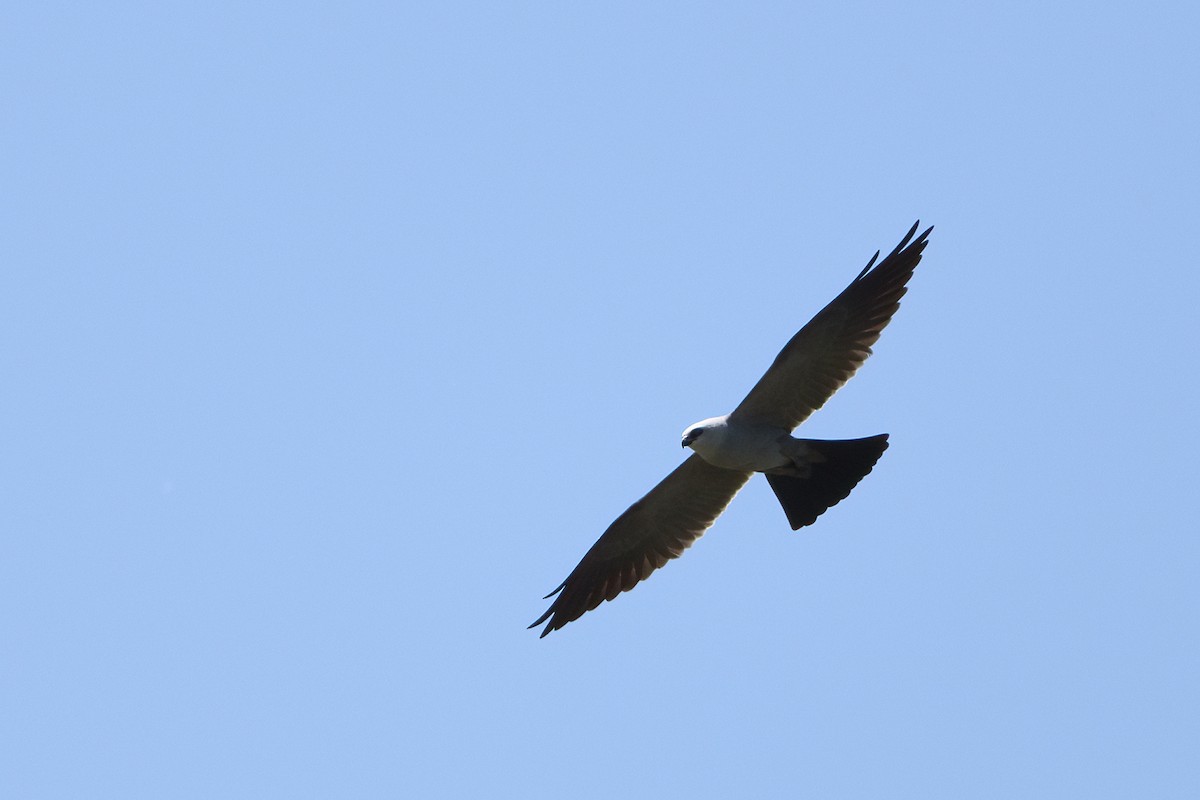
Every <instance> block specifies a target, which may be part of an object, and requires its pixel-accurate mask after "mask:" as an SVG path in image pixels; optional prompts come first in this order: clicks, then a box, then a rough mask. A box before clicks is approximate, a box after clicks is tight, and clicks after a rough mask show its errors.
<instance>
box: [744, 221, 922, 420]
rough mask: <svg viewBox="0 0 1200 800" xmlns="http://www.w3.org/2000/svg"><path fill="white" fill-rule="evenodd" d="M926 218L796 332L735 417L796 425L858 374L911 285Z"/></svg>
mask: <svg viewBox="0 0 1200 800" xmlns="http://www.w3.org/2000/svg"><path fill="white" fill-rule="evenodd" d="M920 224H921V223H920V221H918V222H917V223H916V224H914V225H913V226H912V229H911V230H910V231H909V232H908V235H907V236H905V237H904V240H903V241H901V242H900V244H898V245H896V249H895V250H893V251H892V252H891V253H890V254H889V255H888V257H887V258H885V259H884V260H883V261H882V262H880V264H879V266H877V267H875V268H874V269H872V268H871V267H872V266H873V265H874V264H875V260H876V259H878V258H879V253H876V254H875V256H874V258H872V259H871V261H870V262H869V263H868V264H867V266H866V267H865V268H864V269H863V271H862V272H860V273H859V274H858V277H857V278H855V279H854V281H853V282H852V283H851V284H850V285H849V286H847V287H846V289H845V290H844V291H843V292H842V293H841V294H839V295H838V296H837V297H836V298H834V300H833V302H831V303H830V304H829V305H827V306H825V308H823V309H822V310H821V312H820V313H819V314H817V315H816V316H815V317H813V318H812V320H811V321H810V322H809V323H808V324H807V325H805V326H804V327H803V328H801V329H800V332H799V333H797V334H796V335H795V336H793V337H792V340H791V341H790V342H788V343H787V345H786V346H785V347H784V348H783V350H782V351H780V353H779V355H778V356H777V357H776V358H775V362H774V363H773V364H771V368H770V369H768V370H767V372H766V374H765V375H763V376H762V378H760V379H759V381H758V383H756V384H755V385H754V388H753V389H751V390H750V393H749V394H748V395H746V399H745V400H743V401H742V402H741V404H740V405H738V407H737V408H735V409H734V410H733V413H732V414H730V415H729V418H730V420H731V421H733V420H742V421H747V422H756V423H761V424H767V425H772V426H775V427H780V428H787V429H788V430H791V429H793V428H795V427H796V426H797V425H799V424H800V423H801V422H803V421H804V420H805V419H807V418H808V416H809V415H810V414H812V412H814V411H816V410H817V409H818V408H820V407H821V406H823V405H825V401H826V400H828V399H829V398H830V397H832V396H833V393H834V392H836V391H837V390H838V389H840V388H841V387H842V384H844V383H845V382H846V381H848V380H850V378H851V377H853V375H854V373H855V372H856V371H857V370H858V368H859V367H860V366H862V363H863V362H864V361H866V360H867V356H869V355H871V345H873V344H874V343H875V342H876V341H877V340H878V339H879V334H880V332H882V331H883V329H884V328H885V327H887V324H888V323H889V322H891V320H892V315H893V314H895V313H896V309H897V308H899V307H900V298H901V297H903V296H904V293H905V292H907V291H908V288H907V286H906V285H905V284H907V283H908V280H909V278H911V277H912V274H913V270H914V269H916V266H917V264H918V263H920V261H921V253H922V251H924V250H925V245H926V244H928V237H929V232H930V231H932V230H933V228H932V227H931V228H928V229H927V230H926V231H925V232H924V233H922V234H921V235H920V236H918V237H917V238H916V239H913V234H915V233H916V232H917V226H918V225H920ZM910 242H911V243H910Z"/></svg>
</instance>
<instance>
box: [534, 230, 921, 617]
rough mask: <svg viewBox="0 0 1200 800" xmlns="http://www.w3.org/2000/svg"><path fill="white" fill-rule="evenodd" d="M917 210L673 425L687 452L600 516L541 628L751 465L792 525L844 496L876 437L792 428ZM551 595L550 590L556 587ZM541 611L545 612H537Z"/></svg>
mask: <svg viewBox="0 0 1200 800" xmlns="http://www.w3.org/2000/svg"><path fill="white" fill-rule="evenodd" d="M919 226H920V222H917V223H916V224H914V225H913V226H912V229H911V230H909V232H908V234H907V235H906V236H905V237H904V239H903V240H902V241H901V242H900V244H898V245H896V248H895V249H894V250H893V251H892V252H891V253H890V254H888V256H887V258H885V259H883V261H881V262H879V264H878V265H876V264H875V262H876V260H878V258H879V253H876V254H875V256H874V257H873V258H872V259H871V260H870V262H868V264H867V266H866V267H865V268H864V269H863V270H862V272H860V273H859V274H858V277H857V278H855V279H854V280H853V281H852V282H851V283H850V285H849V286H847V287H846V289H845V290H844V291H843V292H842V293H841V294H839V295H838V296H837V297H835V298H834V299H833V301H832V302H831V303H829V305H827V306H825V308H823V309H822V310H821V312H820V313H818V314H817V315H816V316H815V317H813V318H812V320H811V321H810V322H809V323H808V324H807V325H805V326H804V327H803V328H801V329H800V331H799V333H797V334H796V335H795V336H793V337H792V339H791V341H789V342H788V343H787V344H786V345H785V346H784V348H783V350H782V351H780V353H779V355H778V356H777V357H776V358H775V361H774V363H772V364H771V367H770V368H769V369H768V370H767V371H766V374H764V375H763V376H762V378H760V379H759V381H758V383H756V384H755V385H754V388H752V389H751V390H750V393H749V394H747V395H746V397H745V399H744V400H742V402H741V403H739V404H738V407H737V408H735V409H734V410H733V412H732V413H730V414H727V415H726V416H723V417H713V418H711V419H706V420H703V421H701V422H697V423H696V424H695V425H692V426H690V427H689V428H688V429H687V430H685V431H684V432H683V441H682V445H683V446H684V447H690V448H691V449H692V450H693V451H694V453H693V454H692V455H691V456H689V457H688V459H687V460H686V461H684V462H683V463H682V464H680V465H679V466H678V467H677V468H676V469H675V470H674V471H673V472H672V473H671V474H670V475H668V476H667V477H666V478H664V479H663V480H662V481H661V482H660V483H659V484H658V485H657V486H655V487H654V488H653V489H651V490H650V492H649V493H648V494H647V495H646V496H645V497H643V498H642V499H641V500H638V501H637V502H636V503H634V504H633V505H632V506H630V507H629V508H628V509H627V510H626V511H625V513H624V514H622V515H621V516H619V517H617V519H616V520H615V521H614V522H613V523H612V525H610V526H608V530H606V531H605V532H604V534H603V535H602V536H601V537H600V538H599V539H598V540H597V541H596V543H595V544H594V545H592V547H591V549H590V550H588V551H587V554H586V555H584V557H583V560H581V561H580V562H579V565H578V566H576V567H575V569H574V570H572V571H571V574H570V575H568V576H567V579H566V580H565V581H563V582H562V583H561V584H560V585H559V586H558V588H557V589H555V590H554V591H553V592H551V593H550V594H548V595H546V599H549V598H551V597H554V601H553V602H552V603H551V604H550V607H549V608H548V609H546V613H544V614H542V616H540V617H538V619H537V620H536V621H535V622H534V623H533V624H532V625H530V626H529V627H530V628H533V627H536V626H538V625H541V624H542V623H543V622H546V627H545V629H544V630H543V631H542V633H541V635H542V636H545V635H546V634H548V633H550V631H554V630H558V629H559V628H561V627H563V626H564V625H566V624H567V623H568V622H573V621H574V620H577V619H579V618H580V617H581V616H583V615H584V614H585V613H586V612H588V611H591V610H592V609H594V608H595V607H596V606H598V605H600V603H601V602H603V601H605V600H612V599H613V598H614V597H616V596H617V595H618V594H620V593H621V592H624V591H628V590H629V589H632V588H633V587H634V586H635V585H637V583H638V582H639V581H643V580H645V579H646V578H647V577H648V576H649V575H650V573H652V572H654V570H656V569H658V568H659V567H661V566H662V565H663V564H666V563H667V562H668V561H670V560H671V559H673V558H677V557H678V556H680V555H681V554H682V553H683V551H684V550H686V549H687V548H688V547H689V546H690V545H691V544H692V542H694V541H696V539H698V538H700V536H701V535H703V533H704V532H705V531H706V530H708V528H709V526H711V525H712V524H713V522H715V521H716V519H717V517H718V516H720V514H721V512H722V511H724V510H725V507H726V506H727V505H729V501H730V500H732V499H733V496H734V495H735V494H737V493H738V490H740V489H741V488H742V486H744V485H745V484H746V481H748V480H750V477H751V476H752V475H753V474H754V473H755V472H762V473H764V474H765V475H766V478H767V481H768V482H769V483H770V485H771V489H772V490H774V492H775V496H776V497H777V498H778V499H779V503H780V505H781V506H783V510H784V513H785V514H786V515H787V519H788V523H789V524H790V525H791V527H792V529H793V530H796V529H799V528H801V527H803V526H805V525H811V524H812V523H813V522H815V521H816V519H817V517H818V516H820V515H821V514H822V513H823V512H824V511H825V510H826V509H828V508H829V507H830V506H832V505H834V504H836V503H837V502H838V501H840V500H842V499H844V498H845V497H846V496H847V495H848V494H850V490H851V489H853V488H854V487H855V486H856V485H857V484H858V482H859V481H860V480H862V479H863V477H864V476H866V475H867V473H869V472H870V471H871V469H872V467H874V466H875V462H876V461H878V460H879V457H880V456H881V455H882V454H883V451H884V450H886V449H887V434H886V433H885V434H879V435H877V436H870V437H867V438H865V439H842V440H820V439H796V438H793V437H792V435H791V432H792V430H794V429H795V428H796V426H798V425H799V424H800V423H802V422H803V421H804V420H806V419H807V418H808V417H809V415H810V414H812V412H814V411H816V410H817V409H819V408H820V407H821V406H823V405H825V401H826V400H828V399H829V398H830V397H832V396H833V393H834V392H836V391H837V390H838V389H839V388H841V386H842V384H844V383H845V382H846V381H848V380H850V378H851V377H852V376H853V375H854V373H855V371H857V370H858V368H859V367H860V366H862V363H863V362H864V361H866V359H867V356H869V355H871V345H873V344H874V343H875V342H876V340H878V339H879V334H880V332H881V331H883V329H884V328H885V327H886V326H887V324H888V323H889V322H890V321H891V319H892V315H893V314H895V313H896V309H897V308H899V307H900V298H901V297H903V296H904V293H905V292H906V291H908V288H907V284H908V281H909V279H910V278H912V275H913V270H914V269H916V266H917V264H918V263H920V261H921V253H922V252H924V250H925V246H926V244H927V243H928V238H929V233H930V231H932V230H933V228H932V227H930V228H928V229H926V230H925V232H924V233H922V234H921V235H920V236H917V237H916V238H915V239H914V238H913V237H914V235H915V234H916V232H917V228H918V227H919ZM555 595H557V597H555ZM547 620H549V621H548V622H547Z"/></svg>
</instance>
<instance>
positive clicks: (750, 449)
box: [683, 414, 792, 472]
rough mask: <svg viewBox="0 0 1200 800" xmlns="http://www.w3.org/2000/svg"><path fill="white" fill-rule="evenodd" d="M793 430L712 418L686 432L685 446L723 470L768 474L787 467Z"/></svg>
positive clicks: (727, 418) (724, 418) (684, 436)
mask: <svg viewBox="0 0 1200 800" xmlns="http://www.w3.org/2000/svg"><path fill="white" fill-rule="evenodd" d="M791 438H792V436H791V431H788V430H785V429H783V428H780V427H778V426H776V425H761V424H755V423H752V422H738V421H736V420H735V421H733V422H730V421H729V415H728V414H726V415H725V416H723V417H712V418H711V419H706V420H704V421H702V422H697V423H696V424H695V425H691V426H689V427H688V429H687V430H685V431H684V432H683V446H684V447H690V448H692V450H694V451H695V452H696V453H697V454H698V455H699V456H700V457H701V458H703V459H704V460H705V461H707V462H708V463H709V464H712V465H713V466H714V467H721V468H722V469H736V470H742V471H744V472H767V471H768V470H772V469H776V468H778V467H782V466H784V465H785V464H788V463H789V462H790V461H791V459H790V458H789V457H788V456H787V455H785V454H784V446H785V444H786V443H787V442H788V440H789V439H791Z"/></svg>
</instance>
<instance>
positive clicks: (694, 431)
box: [682, 417, 727, 450]
mask: <svg viewBox="0 0 1200 800" xmlns="http://www.w3.org/2000/svg"><path fill="white" fill-rule="evenodd" d="M726 419H727V417H709V418H708V419H705V420H701V421H700V422H697V423H696V424H695V425H689V426H688V427H687V430H685V431H684V432H683V443H682V446H683V447H690V448H692V449H693V450H695V449H696V447H695V444H694V443H695V441H696V440H697V439H699V438H700V437H701V436H703V435H704V434H705V433H707V432H708V431H711V430H713V429H716V428H724V427H725V424H726V423H725V420H726Z"/></svg>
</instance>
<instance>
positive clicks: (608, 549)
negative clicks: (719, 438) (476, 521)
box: [529, 455, 753, 636]
mask: <svg viewBox="0 0 1200 800" xmlns="http://www.w3.org/2000/svg"><path fill="white" fill-rule="evenodd" d="M752 474H753V473H750V472H738V471H736V470H728V469H721V468H720V467H714V466H712V465H711V464H709V463H708V462H707V461H705V460H704V459H702V458H700V456H698V455H693V456H691V457H690V458H688V459H687V460H686V461H684V462H683V463H682V464H680V465H679V466H678V467H676V468H675V471H674V472H672V473H671V474H670V475H668V476H667V477H665V478H663V480H662V481H661V482H660V483H659V484H658V485H657V486H655V487H654V488H653V489H651V490H650V492H649V494H647V495H646V496H645V497H643V498H642V499H641V500H638V501H637V502H636V503H634V504H633V505H631V506H630V507H629V508H628V509H627V510H626V511H625V513H624V514H622V515H621V516H619V517H617V519H616V521H615V522H613V524H612V525H609V526H608V530H606V531H605V532H604V535H603V536H601V537H600V538H599V539H598V540H596V543H595V544H594V545H592V549H591V550H588V551H587V555H585V556H584V557H583V560H582V561H580V562H579V565H578V566H577V567H575V569H574V570H572V571H571V574H570V575H568V576H567V579H566V580H565V581H563V582H562V584H560V585H559V587H558V588H557V589H555V590H554V591H553V592H551V593H550V594H548V595H546V598H547V599H549V598H551V597H554V596H555V595H558V596H557V597H554V602H553V603H552V604H551V605H550V608H548V609H546V613H545V614H542V616H540V617H538V619H537V621H536V622H534V623H533V624H532V625H530V626H529V627H531V628H534V627H537V626H538V625H541V624H542V623H543V622H546V620H550V622H549V623H547V625H546V629H545V630H543V631H542V636H545V635H546V634H548V633H549V632H550V631H554V630H558V629H559V628H561V627H562V626H564V625H566V624H567V623H568V622H572V621H574V620H577V619H579V618H580V617H581V616H583V615H584V614H585V613H587V612H588V611H591V610H592V609H593V608H595V607H596V606H598V605H600V603H601V602H603V601H605V600H612V599H613V598H614V597H616V596H617V595H618V594H620V593H621V592H626V591H629V590H630V589H632V588H633V587H634V586H636V585H637V584H638V582H639V581H643V580H645V579H646V578H647V577H649V576H650V573H651V572H654V570H656V569H658V568H659V567H661V566H662V565H663V564H666V563H667V562H668V561H670V560H671V559H673V558H678V557H679V556H680V555H682V554H683V551H684V550H686V549H687V548H688V547H690V546H691V544H692V542H694V541H696V540H697V539H699V538H700V536H701V535H702V534H703V533H704V532H705V531H706V530H708V528H709V526H710V525H712V524H713V522H714V521H715V520H716V518H717V517H718V516H719V515H720V514H721V512H722V511H724V510H725V506H727V505H729V501H730V500H732V499H733V496H734V495H735V494H737V493H738V490H739V489H741V488H742V486H744V485H745V483H746V481H748V480H749V479H750V476H751V475H752Z"/></svg>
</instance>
